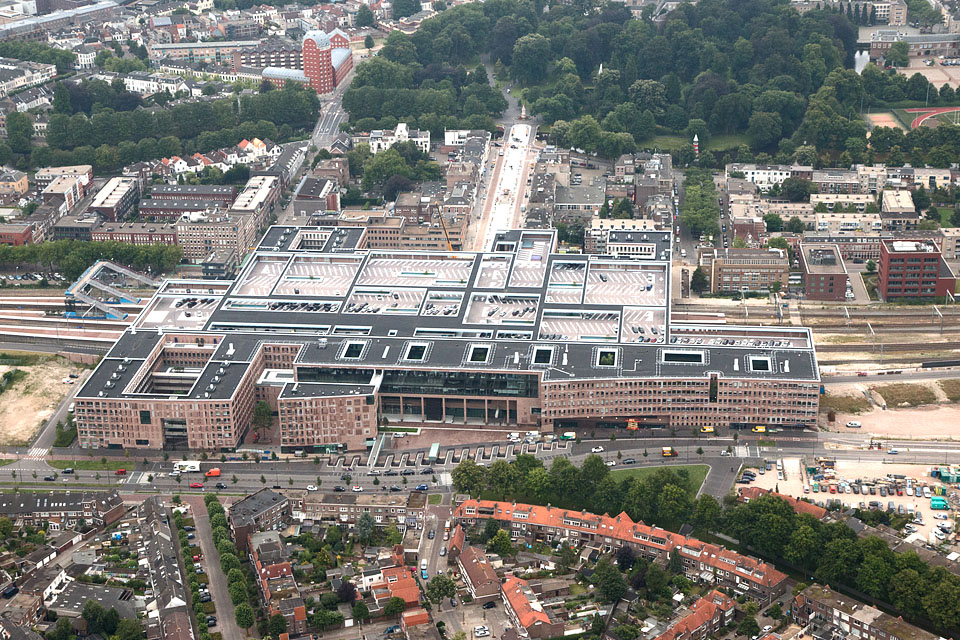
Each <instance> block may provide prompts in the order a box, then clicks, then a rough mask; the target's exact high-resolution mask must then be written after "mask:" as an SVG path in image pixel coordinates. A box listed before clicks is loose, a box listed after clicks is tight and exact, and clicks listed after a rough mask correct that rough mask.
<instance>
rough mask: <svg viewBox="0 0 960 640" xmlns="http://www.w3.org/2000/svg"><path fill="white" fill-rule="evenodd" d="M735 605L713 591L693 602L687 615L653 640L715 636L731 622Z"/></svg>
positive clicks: (723, 595) (729, 599)
mask: <svg viewBox="0 0 960 640" xmlns="http://www.w3.org/2000/svg"><path fill="white" fill-rule="evenodd" d="M735 605H736V601H735V600H734V599H733V598H731V597H729V596H727V595H726V594H724V593H721V592H720V591H719V590H717V589H714V590H713V591H711V592H710V593H708V594H707V595H705V596H704V597H702V598H700V599H699V600H697V601H696V602H694V603H693V606H691V607H690V609H689V611H688V612H687V615H685V616H683V617H682V618H680V619H679V620H678V621H677V622H676V623H675V624H673V625H671V626H670V628H668V629H667V630H666V631H664V632H663V633H661V634H660V635H658V636H657V637H656V638H655V640H703V638H708V637H712V636H715V635H716V634H717V633H718V632H719V631H720V629H721V628H722V627H725V626H728V625H729V624H730V623H732V622H733V618H734V614H735V613H736V607H735Z"/></svg>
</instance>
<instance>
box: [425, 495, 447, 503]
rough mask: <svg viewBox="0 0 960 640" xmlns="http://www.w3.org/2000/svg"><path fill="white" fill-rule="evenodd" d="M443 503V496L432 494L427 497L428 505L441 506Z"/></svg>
mask: <svg viewBox="0 0 960 640" xmlns="http://www.w3.org/2000/svg"><path fill="white" fill-rule="evenodd" d="M441 502H443V496H442V495H440V494H439V493H431V494H430V495H429V496H427V504H440V503H441Z"/></svg>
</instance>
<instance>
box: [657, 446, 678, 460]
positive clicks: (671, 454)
mask: <svg viewBox="0 0 960 640" xmlns="http://www.w3.org/2000/svg"><path fill="white" fill-rule="evenodd" d="M660 455H661V456H662V457H664V458H675V457H677V456H678V455H680V453H679V452H678V451H676V450H675V449H674V448H673V447H663V448H662V449H661V450H660Z"/></svg>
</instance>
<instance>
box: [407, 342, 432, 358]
mask: <svg viewBox="0 0 960 640" xmlns="http://www.w3.org/2000/svg"><path fill="white" fill-rule="evenodd" d="M426 356H427V345H426V343H423V342H414V343H411V344H410V345H408V346H407V353H406V355H404V356H403V359H404V360H414V361H417V362H422V361H423V360H424V359H425V358H426Z"/></svg>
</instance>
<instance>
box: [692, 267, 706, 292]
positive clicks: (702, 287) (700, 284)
mask: <svg viewBox="0 0 960 640" xmlns="http://www.w3.org/2000/svg"><path fill="white" fill-rule="evenodd" d="M690 288H691V289H693V290H694V291H696V292H697V293H703V292H704V291H706V290H707V289H709V288H710V281H709V280H707V274H706V272H705V271H704V270H703V268H702V267H697V268H696V269H694V271H693V275H692V276H690Z"/></svg>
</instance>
